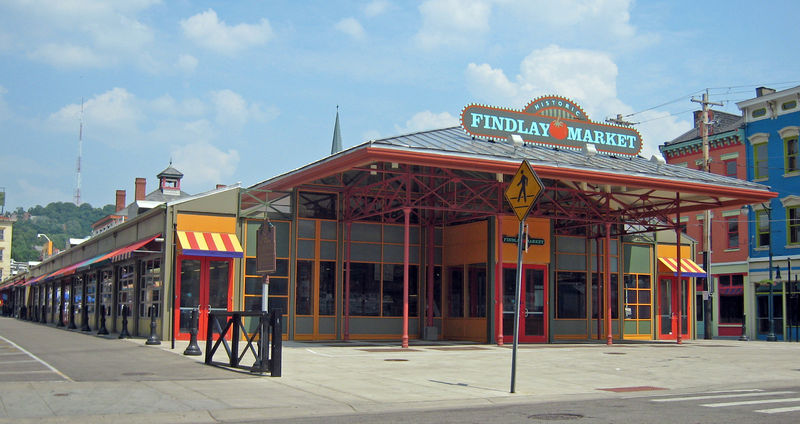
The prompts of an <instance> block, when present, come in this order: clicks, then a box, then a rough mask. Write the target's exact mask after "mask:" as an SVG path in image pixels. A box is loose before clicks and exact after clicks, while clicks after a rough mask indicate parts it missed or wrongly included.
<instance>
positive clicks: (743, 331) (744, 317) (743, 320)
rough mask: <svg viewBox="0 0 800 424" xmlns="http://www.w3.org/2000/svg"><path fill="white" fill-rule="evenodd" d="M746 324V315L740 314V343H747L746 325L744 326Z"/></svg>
mask: <svg viewBox="0 0 800 424" xmlns="http://www.w3.org/2000/svg"><path fill="white" fill-rule="evenodd" d="M746 322H747V315H744V314H742V335H741V336H739V341H740V342H746V341H747V325H746V324H745V323H746Z"/></svg>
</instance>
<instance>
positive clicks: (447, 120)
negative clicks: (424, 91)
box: [394, 110, 458, 134]
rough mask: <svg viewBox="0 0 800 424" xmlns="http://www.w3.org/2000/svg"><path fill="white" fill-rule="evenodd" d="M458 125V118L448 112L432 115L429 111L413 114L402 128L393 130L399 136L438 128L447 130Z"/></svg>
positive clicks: (397, 126)
mask: <svg viewBox="0 0 800 424" xmlns="http://www.w3.org/2000/svg"><path fill="white" fill-rule="evenodd" d="M456 125H458V118H456V117H455V116H453V115H451V114H449V113H448V112H442V113H433V112H431V111H429V110H425V111H422V112H418V113H415V114H414V116H412V117H411V119H409V120H408V121H406V124H405V126H404V127H401V126H399V125H395V126H394V128H395V130H396V131H397V132H398V133H399V134H407V133H414V132H420V131H428V130H434V129H439V128H447V127H453V126H456Z"/></svg>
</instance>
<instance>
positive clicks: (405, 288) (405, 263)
mask: <svg viewBox="0 0 800 424" xmlns="http://www.w3.org/2000/svg"><path fill="white" fill-rule="evenodd" d="M410 219H411V208H408V207H406V208H403V220H404V229H405V231H404V234H403V342H402V347H404V348H407V347H408V238H409V232H410V230H409V222H410Z"/></svg>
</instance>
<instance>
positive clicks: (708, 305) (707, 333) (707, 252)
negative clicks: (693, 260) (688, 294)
mask: <svg viewBox="0 0 800 424" xmlns="http://www.w3.org/2000/svg"><path fill="white" fill-rule="evenodd" d="M692 101H693V102H695V103H701V104H702V105H703V123H702V128H701V132H702V135H703V171H705V172H711V168H710V166H709V163H710V160H709V157H708V124H709V122H708V109H709V106H710V105H715V106H723V104H722V103H714V102H710V101H708V90H707V89H706V92H705V93H703V98H702V100H697V99H694V98H693V99H692ZM679 245H680V243H679ZM703 250H704V251H703V262H704V263H703V265H704V267H705V270H706V295H705V296H704V299H703V312H704V313H703V330H704V331H703V338H704V339H706V340H710V339H711V333H712V331H713V327H712V326H711V319H712V316H713V313H712V312H713V311H712V308H713V304H712V302H711V296H712V294H713V293H714V285H713V283H712V282H711V210H709V209H706V212H705V225H703ZM678 284H680V283H678Z"/></svg>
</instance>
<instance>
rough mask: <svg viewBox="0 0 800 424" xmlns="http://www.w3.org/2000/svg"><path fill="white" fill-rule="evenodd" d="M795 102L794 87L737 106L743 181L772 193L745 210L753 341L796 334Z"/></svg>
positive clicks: (799, 201)
mask: <svg viewBox="0 0 800 424" xmlns="http://www.w3.org/2000/svg"><path fill="white" fill-rule="evenodd" d="M798 103H800V86H797V87H794V88H790V89H786V90H782V91H775V90H773V89H769V88H766V87H759V88H757V89H756V97H755V98H752V99H749V100H745V101H742V102H739V103H737V106H738V107H739V109H740V110H741V111H742V114H743V115H744V122H745V127H744V137H745V139H746V140H747V178H748V180H751V181H754V182H759V183H762V184H765V185H767V186H769V187H770V188H771V189H772V191H775V192H777V193H778V197H777V198H775V199H772V200H771V201H769V202H767V203H763V204H755V205H751V206H750V207H749V208H748V215H749V224H748V225H749V232H748V233H749V234H750V237H751V240H750V243H749V245H750V258H749V266H750V281H751V282H753V283H754V284H751V285H749V286H748V287H747V288H746V290H752V291H753V294H754V296H752V297H750V299H752V300H753V302H754V303H755V304H754V305H751V306H753V307H754V308H755V309H753V308H749V310H754V311H755V314H756V317H755V319H756V321H755V325H756V334H757V336H758V338H768V335H769V334H771V333H773V334H774V335H775V337H774V338H775V339H787V338H788V339H794V340H797V336H798V330H800V329H799V328H798V325H800V323H799V322H798V321H800V320H798V314H799V313H800V308H798V294H797V292H798V288H799V287H798V284H797V279H798V274H800V149H799V148H798V133H800V105H798ZM747 297H748V296H745V298H747ZM770 299H771V301H770ZM770 309H772V312H771V313H770ZM770 317H771V318H772V319H770ZM748 320H749V317H748Z"/></svg>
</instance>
